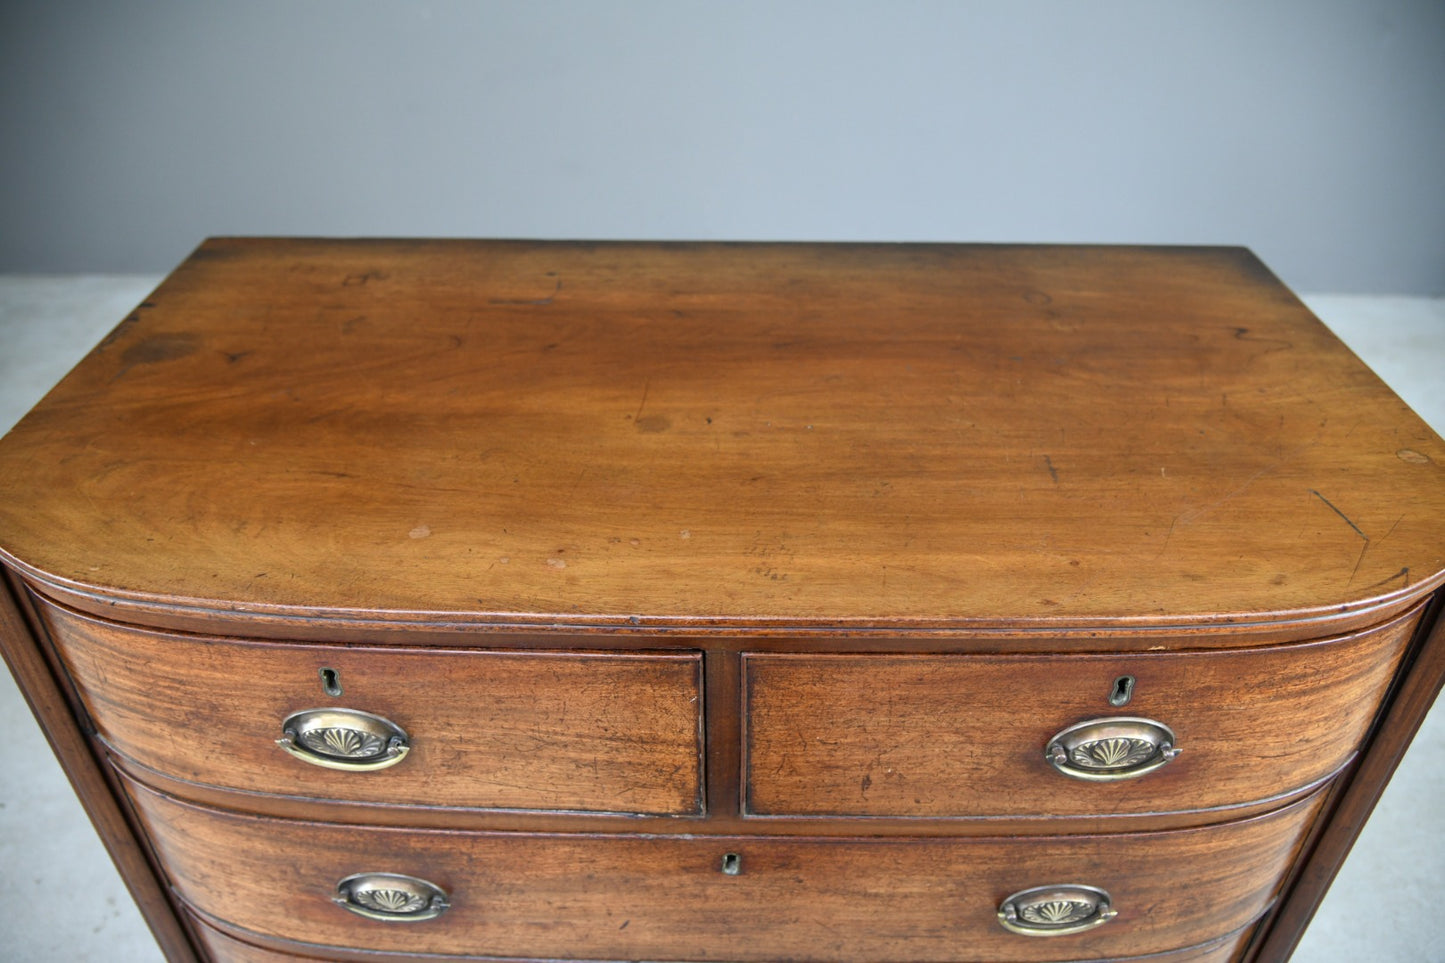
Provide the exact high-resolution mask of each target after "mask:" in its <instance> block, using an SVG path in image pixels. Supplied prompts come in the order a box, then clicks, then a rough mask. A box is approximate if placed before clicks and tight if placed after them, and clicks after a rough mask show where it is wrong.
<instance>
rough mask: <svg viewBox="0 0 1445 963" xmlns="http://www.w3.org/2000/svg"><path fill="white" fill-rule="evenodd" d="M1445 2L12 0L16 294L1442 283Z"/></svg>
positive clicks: (8, 215) (4, 47)
mask: <svg viewBox="0 0 1445 963" xmlns="http://www.w3.org/2000/svg"><path fill="white" fill-rule="evenodd" d="M1442 101H1445V3H1442V2H1440V0H1420V2H1406V0H1358V2H1341V0H1288V2H1286V0H1275V2H1217V0H1199V2H1195V3H1190V4H1183V3H1160V2H1157V0H1117V2H1106V0H1095V2H1080V0H1037V2H994V3H965V2H953V3H923V2H908V0H893V2H888V3H866V4H860V3H847V2H841V0H828V2H786V0H773V2H756V3H754V2H736V0H734V2H716V3H698V2H686V0H662V2H641V0H632V2H612V3H605V2H600V0H579V2H565V0H545V2H544V0H531V2H511V3H496V2H456V3H442V2H432V3H428V2H410V3H408V2H400V0H388V2H376V0H247V2H244V3H235V2H226V3H205V2H197V0H172V2H98V3H76V2H63V0H59V2H44V3H42V2H38V0H37V2H32V3H20V2H7V3H3V4H0V131H3V135H0V271H57V272H58V271H147V272H151V271H162V270H165V269H167V268H169V267H170V266H172V265H173V264H174V263H175V262H177V261H178V260H180V258H182V257H183V256H184V255H185V254H186V252H187V251H188V250H189V249H190V248H191V247H193V246H194V245H195V244H196V243H197V242H198V241H199V240H200V239H201V238H202V237H204V236H206V235H208V234H228V233H229V234H297V233H299V234H333V235H354V234H370V235H377V234H397V235H464V236H513V237H587V238H624V237H648V238H760V239H879V240H905V239H906V240H1017V241H1098V242H1148V243H1230V244H1247V245H1249V246H1251V247H1253V248H1254V249H1255V250H1256V251H1257V252H1258V253H1259V254H1260V255H1261V256H1262V257H1264V259H1265V260H1266V261H1267V262H1269V263H1270V264H1271V265H1272V266H1273V267H1274V268H1275V269H1276V271H1278V272H1279V273H1280V274H1281V275H1282V276H1283V277H1284V279H1285V280H1286V281H1287V282H1289V283H1290V284H1292V285H1294V286H1295V287H1296V288H1298V289H1301V290H1309V291H1338V292H1370V293H1391V292H1396V293H1414V294H1442V293H1445V106H1442Z"/></svg>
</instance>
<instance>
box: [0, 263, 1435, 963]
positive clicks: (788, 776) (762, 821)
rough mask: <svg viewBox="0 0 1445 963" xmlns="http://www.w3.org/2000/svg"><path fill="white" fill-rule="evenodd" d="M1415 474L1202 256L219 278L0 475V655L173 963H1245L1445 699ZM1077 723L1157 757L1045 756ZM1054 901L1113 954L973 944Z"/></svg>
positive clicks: (17, 435) (1397, 422) (1429, 487)
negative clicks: (1106, 778)
mask: <svg viewBox="0 0 1445 963" xmlns="http://www.w3.org/2000/svg"><path fill="white" fill-rule="evenodd" d="M1442 465H1445V442H1442V441H1441V439H1440V438H1438V437H1437V436H1435V434H1434V433H1433V432H1431V431H1430V430H1429V429H1428V428H1427V427H1426V426H1425V425H1424V424H1423V423H1422V422H1420V420H1419V419H1418V418H1416V417H1415V416H1414V415H1413V414H1411V413H1410V412H1409V411H1408V410H1407V409H1405V408H1404V406H1403V405H1402V404H1400V402H1399V401H1398V399H1396V398H1395V397H1394V396H1393V395H1392V394H1391V393H1390V392H1389V390H1388V389H1387V388H1385V386H1384V385H1383V384H1381V383H1380V382H1379V380H1378V379H1377V378H1375V376H1374V375H1373V374H1371V373H1370V372H1369V371H1368V369H1366V368H1365V367H1364V366H1363V365H1362V364H1361V363H1360V362H1359V361H1358V360H1357V359H1355V358H1354V357H1353V355H1351V354H1350V353H1349V352H1348V351H1347V350H1346V349H1345V348H1344V347H1343V346H1342V345H1340V344H1339V342H1338V341H1337V340H1336V339H1335V338H1334V337H1333V336H1332V335H1330V334H1329V332H1328V331H1326V330H1325V329H1324V327H1323V326H1321V325H1320V324H1319V322H1318V321H1316V320H1315V319H1314V318H1313V317H1312V316H1311V315H1310V314H1309V312H1308V311H1307V310H1306V309H1305V308H1304V307H1303V306H1302V305H1301V304H1300V303H1299V301H1298V300H1297V299H1295V298H1294V297H1293V295H1291V294H1290V293H1289V292H1288V291H1287V290H1285V289H1284V287H1283V286H1282V285H1280V284H1279V283H1278V281H1276V280H1275V279H1274V278H1273V277H1272V276H1271V275H1270V274H1269V272H1268V271H1267V270H1266V269H1265V268H1264V267H1263V266H1262V265H1261V264H1260V263H1259V262H1258V260H1256V259H1255V258H1254V257H1253V255H1251V254H1250V253H1249V252H1247V251H1243V250H1240V249H1222V248H1207V249H1187V248H1090V247H1044V248H1038V247H1013V246H954V245H820V244H799V245H753V244H640V243H627V244H621V243H617V244H613V243H599V244H571V243H569V244H557V243H544V242H470V241H467V242H464V241H328V240H255V239H215V240H211V241H208V242H206V243H205V244H204V245H202V246H201V248H199V249H198V250H197V251H196V252H195V254H194V255H193V256H192V257H191V258H190V259H189V260H188V261H187V262H186V263H185V264H184V265H182V266H181V267H180V268H179V269H178V270H177V271H176V273H175V274H174V275H172V277H171V278H169V279H168V280H167V281H166V282H165V283H164V284H163V285H162V286H161V287H160V288H159V289H158V290H157V291H156V292H155V294H154V295H152V297H151V298H149V299H148V300H147V301H146V302H144V303H143V304H142V305H141V306H140V307H139V308H138V309H137V311H136V312H135V313H134V314H133V315H132V316H131V317H130V318H128V319H127V320H126V321H125V322H124V323H123V324H122V325H121V326H120V327H119V328H117V330H116V331H115V332H114V333H113V334H112V335H111V336H110V337H109V338H107V339H106V341H105V342H104V343H102V344H101V345H100V346H99V347H98V348H97V349H96V350H95V352H93V353H92V354H91V356H90V357H88V358H87V359H86V360H85V361H84V362H83V363H82V364H81V365H80V366H79V367H78V368H77V369H76V370H75V371H74V372H73V373H72V374H71V375H70V376H68V377H67V378H66V379H65V381H63V382H62V383H61V384H60V385H59V386H58V387H57V388H56V389H55V390H54V391H53V392H52V393H51V394H50V395H49V396H48V397H47V398H46V399H45V401H43V402H42V403H41V405H39V406H38V407H37V408H36V410H35V411H33V412H32V413H31V414H30V415H28V416H27V417H26V418H25V419H24V420H22V422H21V423H20V424H19V425H17V426H16V428H15V430H14V431H13V432H12V433H11V434H10V435H9V436H7V437H6V438H5V439H3V440H0V562H3V564H4V566H5V568H6V575H7V579H9V584H10V585H12V586H13V589H14V591H13V598H10V599H8V600H0V601H4V602H8V603H9V604H8V607H7V605H4V604H0V618H3V624H0V628H3V632H0V643H3V649H4V653H5V657H6V660H7V662H9V664H10V665H11V667H12V671H14V672H15V674H16V676H17V678H18V679H19V680H20V684H21V686H22V688H23V689H24V690H25V691H26V693H27V697H28V698H29V699H30V700H31V703H32V706H33V707H34V709H35V711H36V714H37V717H38V718H40V720H41V722H42V725H44V727H45V728H46V730H47V733H48V735H49V736H50V738H51V739H52V742H53V745H54V746H55V747H56V751H57V754H58V755H59V756H60V758H61V761H62V763H63V764H64V765H65V766H66V769H67V772H68V773H70V775H71V778H72V780H73V781H74V782H75V785H76V787H77V792H78V793H79V794H80V795H81V798H82V800H83V801H84V802H85V804H86V806H87V808H88V809H89V810H90V811H91V812H92V814H93V815H94V818H95V820H96V824H97V828H98V829H99V831H100V832H101V834H102V836H103V838H105V840H106V842H107V845H108V846H109V847H110V848H111V851H112V853H113V854H114V855H115V858H116V860H117V864H118V865H119V866H120V867H121V870H122V873H123V874H124V875H125V876H126V877H127V880H128V881H129V882H130V884H131V885H132V887H133V890H134V892H135V893H136V895H137V900H138V902H139V904H140V905H141V907H142V909H143V911H144V912H145V913H146V915H147V917H148V919H149V920H150V921H151V923H152V926H153V927H155V929H156V931H157V933H158V935H159V936H160V939H161V942H162V947H163V950H164V952H165V953H166V954H167V956H168V958H170V959H173V960H189V959H192V958H200V959H212V960H227V959H232V960H238V961H242V963H256V961H260V960H268V961H269V960H278V961H279V960H283V959H302V960H304V959H308V958H310V959H334V960H347V959H371V960H380V959H407V958H408V957H417V958H428V957H427V954H434V953H451V954H454V955H455V956H456V957H457V958H461V959H465V958H479V959H485V958H491V959H504V958H509V959H519V960H520V959H524V960H536V959H542V958H562V959H580V958H584V957H585V958H591V959H604V958H605V959H615V960H623V959H639V958H653V959H657V958H668V959H690V960H694V961H703V960H718V959H729V960H759V961H761V960H776V959H799V960H806V959H819V960H821V959H837V960H845V959H846V960H867V959H879V960H884V959H887V960H895V959H910V960H919V961H922V960H953V961H962V960H969V959H971V960H975V961H978V960H985V959H986V960H989V961H1005V960H1014V959H1016V960H1043V959H1053V960H1057V959H1063V958H1068V959H1088V960H1095V961H1100V960H1104V959H1106V958H1107V959H1120V960H1122V959H1137V958H1140V957H1142V956H1145V955H1147V956H1148V959H1150V960H1155V961H1170V963H1185V961H1188V963H1225V961H1228V963H1279V961H1282V960H1284V959H1286V958H1287V957H1288V955H1289V953H1290V950H1291V948H1292V947H1293V945H1294V941H1295V940H1296V939H1297V938H1298V935H1299V932H1300V930H1301V929H1302V927H1303V926H1304V924H1305V923H1306V922H1308V919H1309V916H1310V914H1311V913H1312V912H1313V910H1314V907H1315V905H1316V904H1317V903H1318V901H1319V899H1320V898H1321V896H1322V894H1323V892H1324V889H1325V888H1326V887H1327V885H1328V881H1329V879H1330V878H1331V877H1332V875H1333V873H1334V871H1335V869H1336V868H1337V867H1338V865H1339V862H1340V861H1341V860H1342V859H1343V858H1344V855H1345V853H1346V852H1347V851H1348V848H1349V845H1350V843H1351V842H1352V841H1353V839H1354V838H1355V835H1356V834H1357V832H1358V829H1359V826H1360V825H1361V824H1362V822H1363V820H1364V818H1365V817H1366V816H1367V815H1368V813H1369V810H1370V808H1371V806H1372V805H1373V803H1374V800H1375V798H1377V796H1378V794H1379V792H1380V790H1381V788H1382V787H1383V785H1384V782H1385V781H1386V780H1387V779H1388V777H1389V774H1390V772H1391V771H1392V770H1393V768H1394V765H1395V763H1396V761H1398V758H1399V756H1400V754H1401V753H1402V752H1403V751H1404V748H1405V746H1406V745H1407V744H1408V742H1409V739H1410V736H1411V735H1412V734H1413V732H1414V729H1415V727H1416V726H1417V725H1418V724H1419V721H1420V719H1421V718H1422V717H1423V715H1424V713H1425V711H1426V709H1427V708H1428V707H1429V704H1430V702H1431V700H1432V699H1433V698H1434V696H1435V694H1436V693H1437V692H1438V690H1439V688H1440V684H1441V678H1442V676H1445V632H1442V630H1441V625H1442V622H1441V598H1442V595H1441V593H1440V591H1439V589H1440V587H1441V586H1442V584H1445V475H1442V472H1441V466H1442ZM323 669H331V670H333V671H334V672H336V673H337V674H338V681H339V684H340V688H341V692H340V693H339V694H335V695H333V694H331V693H328V692H327V691H325V689H324V687H323V680H322V678H321V670H323ZM1126 675H1128V676H1132V677H1133V678H1134V680H1135V686H1134V690H1133V693H1132V698H1131V699H1130V700H1129V702H1128V703H1127V704H1126V705H1123V706H1116V705H1112V704H1110V703H1109V701H1108V697H1109V695H1110V693H1111V690H1112V689H1113V688H1114V686H1115V684H1116V681H1117V680H1118V678H1119V677H1121V676H1126ZM321 707H343V708H350V709H356V710H363V711H367V712H372V713H376V714H378V715H382V716H385V717H387V718H389V719H392V720H393V721H395V722H397V723H400V724H402V725H403V727H404V728H406V729H407V731H408V733H409V734H410V735H411V736H412V737H413V746H414V748H413V749H412V753H411V755H410V756H409V757H408V758H407V759H406V760H404V761H403V762H402V763H400V764H398V765H397V766H395V767H392V768H390V769H386V770H381V771H377V772H369V773H354V772H353V773H341V772H334V771H331V770H326V769H321V768H317V767H315V766H310V765H307V764H306V763H304V762H301V761H298V760H296V759H294V758H292V757H290V756H289V755H287V754H286V753H284V752H283V751H282V750H281V749H280V748H278V747H277V746H276V745H275V739H276V738H278V737H279V736H280V723H281V720H282V718H284V717H285V716H287V715H289V714H290V713H292V712H295V711H297V710H301V709H307V708H321ZM1115 715H1126V716H1146V717H1150V718H1154V719H1157V720H1158V721H1159V722H1162V723H1164V724H1166V725H1169V726H1171V727H1173V728H1174V730H1175V733H1176V735H1177V737H1178V742H1179V746H1180V747H1181V749H1182V754H1181V755H1180V756H1179V757H1178V758H1177V759H1175V760H1174V761H1172V762H1171V763H1169V765H1167V766H1165V767H1164V768H1162V769H1160V770H1158V771H1156V772H1153V773H1150V774H1148V775H1146V776H1143V777H1141V778H1139V779H1136V780H1131V781H1128V782H1120V783H1114V784H1107V785H1100V784H1088V783H1080V782H1075V781H1073V780H1070V779H1068V778H1066V777H1064V776H1062V775H1060V774H1058V773H1056V772H1055V771H1053V769H1052V768H1050V767H1049V766H1048V765H1047V764H1046V762H1045V760H1044V756H1043V748H1044V745H1045V743H1046V741H1047V740H1048V738H1049V737H1050V736H1052V735H1053V734H1055V733H1056V732H1058V731H1059V730H1061V729H1063V728H1064V727H1066V726H1068V725H1071V724H1073V723H1077V722H1081V721H1084V720H1087V719H1091V718H1097V717H1102V716H1115ZM122 786H125V787H128V788H126V789H122V788H121V787H122ZM133 803H134V805H133ZM135 806H138V807H139V813H138V812H137V811H136V809H135V808H134V807H135ZM727 853H735V854H737V855H738V856H739V857H740V858H741V864H740V866H741V872H740V873H739V874H738V875H736V876H731V875H728V874H724V873H722V872H720V865H719V863H720V860H721V859H722V857H723V856H724V855H725V854H727ZM362 859H365V860H366V861H367V864H366V865H361V864H360V863H359V862H358V860H362ZM373 860H374V861H376V862H378V863H385V865H371V862H372V861H373ZM358 870H371V871H391V872H406V873H410V874H414V875H417V876H421V877H424V878H432V879H434V880H435V881H436V882H438V883H440V884H442V885H444V886H445V887H446V888H447V889H448V890H449V891H450V892H451V893H452V894H453V896H454V906H453V908H452V909H450V910H448V911H447V912H446V913H445V914H444V915H443V916H442V917H441V918H440V919H438V920H436V921H432V922H430V923H419V924H416V925H402V926H397V925H389V924H382V923H374V922H370V921H366V920H361V919H359V918H355V917H352V916H351V915H350V914H348V913H346V912H345V911H344V910H341V909H339V908H337V907H335V906H334V905H332V904H331V903H330V902H329V895H330V890H331V887H333V886H334V884H335V881H336V879H337V878H339V877H340V876H342V875H346V874H347V873H350V872H355V871H358ZM1065 877H1067V878H1065ZM1058 882H1074V883H1094V884H1096V885H1103V886H1105V887H1106V888H1107V889H1109V890H1110V892H1111V893H1113V895H1114V896H1115V898H1116V899H1117V901H1118V904H1119V909H1120V917H1119V918H1118V919H1117V920H1114V921H1111V922H1110V923H1108V924H1106V925H1105V926H1103V927H1101V928H1100V929H1098V930H1093V931H1090V932H1088V933H1083V934H1077V935H1073V936H1068V937H1057V938H1053V939H1029V938H1024V937H1018V936H1013V935H1011V934H1009V933H1006V932H1005V931H1004V929H1002V928H1001V927H1000V926H999V925H998V924H997V922H996V921H995V920H994V918H993V914H994V912H995V909H996V907H997V905H998V903H999V901H1000V900H1001V899H1002V898H1003V897H1005V896H1007V895H1008V894H1009V893H1010V892H1013V891H1015V890H1019V889H1024V888H1026V887H1029V886H1034V885H1040V884H1044V883H1058ZM377 954H380V955H379V956H378V955H377ZM488 954H491V955H490V956H489V955H488ZM430 958H435V957H430Z"/></svg>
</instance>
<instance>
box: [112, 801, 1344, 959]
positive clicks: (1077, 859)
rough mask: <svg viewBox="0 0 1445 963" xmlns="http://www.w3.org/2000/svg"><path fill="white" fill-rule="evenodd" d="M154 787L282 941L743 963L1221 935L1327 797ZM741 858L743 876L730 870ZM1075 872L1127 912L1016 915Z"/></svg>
mask: <svg viewBox="0 0 1445 963" xmlns="http://www.w3.org/2000/svg"><path fill="white" fill-rule="evenodd" d="M133 795H134V797H135V800H136V803H137V806H138V808H139V809H140V811H141V812H142V814H143V817H144V819H145V822H146V824H147V827H148V828H149V830H150V832H151V835H152V838H154V839H155V841H156V845H157V847H158V849H159V850H160V851H161V853H162V855H163V857H164V858H165V860H166V863H167V865H168V866H169V867H170V870H171V874H172V879H173V880H174V882H175V885H176V887H177V888H178V890H179V891H180V893H181V894H182V896H183V897H184V898H185V899H186V900H187V902H188V903H189V904H190V905H192V906H194V907H195V908H196V909H197V910H199V911H200V912H202V913H204V914H207V915H209V916H214V917H218V918H221V919H225V920H228V921H229V922H230V923H231V924H233V925H234V926H237V927H240V928H241V929H244V930H249V931H251V932H254V933H258V934H261V935H263V936H275V937H280V938H282V939H291V940H301V941H307V942H313V943H320V944H323V945H337V946H349V947H353V948H360V949H372V950H380V951H385V952H410V951H412V950H413V949H415V948H416V947H417V945H418V940H424V941H425V945H426V946H427V948H428V950H429V951H431V952H437V953H469V952H475V950H476V948H478V947H485V948H486V951H487V952H488V953H491V954H494V955H497V956H501V957H517V956H520V957H527V956H535V957H542V958H552V957H557V958H580V959H604V960H623V959H647V960H724V961H739V963H741V961H769V960H819V961H821V960H829V961H838V963H866V961H879V963H883V961H896V960H900V959H907V960H913V961H917V963H924V961H952V960H959V959H960V958H962V959H968V958H970V957H972V958H975V959H978V958H982V959H988V960H991V961H994V963H1009V961H1032V960H1056V959H1058V958H1059V955H1060V954H1061V953H1064V954H1068V955H1069V957H1070V958H1072V959H1079V960H1084V959H1097V958H1108V957H1110V956H1118V955H1142V954H1146V953H1151V952H1160V951H1166V950H1173V949H1177V948H1180V947H1181V946H1186V945H1190V944H1192V943H1196V942H1199V941H1200V940H1201V939H1202V938H1218V937H1222V936H1224V935H1226V934H1229V933H1233V932H1234V931H1235V930H1238V929H1240V928H1242V927H1244V926H1246V925H1248V924H1249V923H1250V922H1252V921H1253V920H1254V919H1255V918H1256V917H1257V916H1258V915H1259V914H1260V913H1261V912H1262V911H1263V910H1264V909H1265V908H1266V906H1267V905H1268V903H1269V900H1270V898H1271V896H1272V895H1273V881H1274V880H1276V879H1278V878H1279V875H1280V874H1281V873H1282V872H1283V870H1284V869H1285V867H1286V866H1288V864H1289V862H1290V860H1291V858H1292V857H1293V854H1294V851H1295V848H1296V844H1297V843H1298V841H1299V839H1300V837H1301V836H1302V834H1303V832H1304V830H1305V829H1306V828H1307V827H1308V825H1309V822H1310V819H1311V817H1312V816H1313V814H1314V812H1315V810H1316V809H1317V808H1318V803H1319V799H1318V797H1311V798H1310V799H1307V800H1304V801H1302V802H1300V803H1296V804H1294V805H1293V806H1289V807H1286V808H1285V809H1282V810H1279V811H1277V812H1275V813H1272V814H1270V815H1268V816H1262V817H1258V818H1256V819H1252V820H1247V821H1244V822H1239V823H1230V824H1226V825H1224V826H1219V827H1210V828H1205V829H1190V830H1183V831H1178V832H1165V833H1135V834H1123V835H1114V836H1085V837H1072V836H1052V837H1037V838H1023V839H929V840H919V839H892V840H869V839H836V838H827V837H822V838H819V837H813V838H806V839H804V838H789V839H779V838H769V837H764V836H745V837H735V836H712V837H707V838H703V839H697V838H679V837H637V836H622V835H615V836H595V835H582V834H554V835H534V834H525V833H458V832H448V831H423V830H414V831H409V832H398V831H396V830H392V829H380V828H372V827H358V826H326V825H322V824H311V823H297V822H287V821H283V820H274V819H266V818H262V817H257V816H252V815H243V814H235V813H227V812H222V811H216V810H206V809H202V808H200V807H197V806H194V805H191V804H188V803H182V802H179V801H176V800H173V799H170V798H167V797H164V796H161V795H159V794H157V793H154V792H151V791H150V790H146V789H143V788H139V787H135V788H134V790H133ZM729 853H733V854H736V855H737V856H738V857H739V869H740V871H739V872H738V874H737V875H727V874H725V873H723V872H722V866H723V860H724V858H725V856H726V855H727V854H729ZM1179 866H1188V867H1189V872H1188V873H1187V874H1181V873H1179V872H1178V867H1179ZM357 872H391V873H403V874H406V875H411V876H421V877H423V878H426V879H428V880H430V881H431V882H433V883H435V884H436V885H438V886H440V887H442V888H443V889H444V890H446V891H447V894H448V897H449V900H450V902H451V908H450V909H449V910H447V911H446V912H445V913H443V914H442V915H441V916H440V917H438V918H437V919H435V920H428V921H424V922H416V923H401V924H398V923H378V922H375V921H371V920H364V919H361V918H359V917H356V916H354V915H353V914H351V913H349V912H347V911H346V910H344V909H341V908H340V907H337V906H336V905H335V904H334V903H332V901H331V897H332V895H333V894H334V892H335V884H336V882H337V881H338V880H340V879H342V878H344V877H346V876H349V875H351V874H353V873H357ZM1065 882H1068V883H1080V882H1082V883H1086V884H1088V885H1092V886H1097V887H1100V888H1102V889H1104V890H1106V891H1107V892H1108V893H1109V894H1110V895H1111V896H1112V897H1113V901H1114V906H1115V908H1117V909H1118V911H1119V915H1118V917H1117V918H1115V919H1114V920H1111V921H1110V922H1108V923H1106V924H1104V925H1103V926H1100V927H1098V928H1096V929H1094V930H1090V931H1088V932H1085V933H1079V934H1074V935H1070V936H1064V937H1052V938H1037V937H1028V936H1019V935H1017V934H1013V933H1009V932H1006V931H1005V930H1003V929H1002V928H1001V927H1000V926H999V925H998V922H997V919H996V914H997V911H998V907H999V904H1000V903H1001V902H1002V901H1003V900H1004V899H1005V898H1006V897H1008V896H1009V895H1010V894H1011V893H1014V892H1017V891H1019V890H1023V889H1027V888H1029V887H1032V886H1038V885H1044V884H1050V883H1065Z"/></svg>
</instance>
